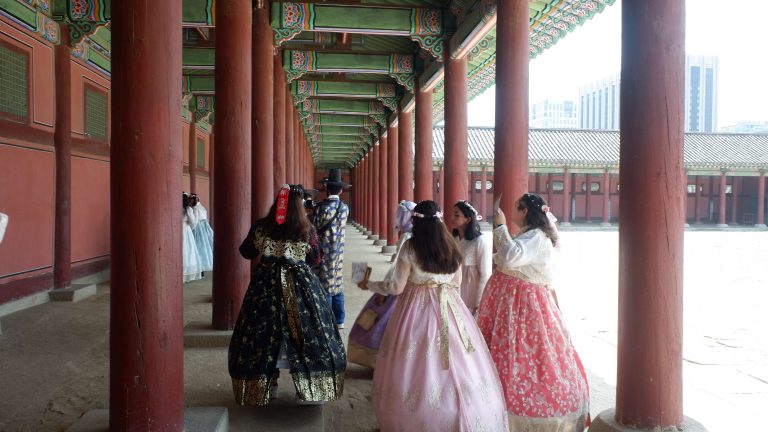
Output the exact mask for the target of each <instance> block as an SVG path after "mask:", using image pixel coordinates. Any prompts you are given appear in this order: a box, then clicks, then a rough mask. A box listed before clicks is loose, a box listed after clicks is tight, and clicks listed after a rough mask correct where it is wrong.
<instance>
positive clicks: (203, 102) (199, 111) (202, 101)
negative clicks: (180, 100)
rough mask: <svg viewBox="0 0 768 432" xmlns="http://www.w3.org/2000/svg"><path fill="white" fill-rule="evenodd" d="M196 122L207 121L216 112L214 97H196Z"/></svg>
mask: <svg viewBox="0 0 768 432" xmlns="http://www.w3.org/2000/svg"><path fill="white" fill-rule="evenodd" d="M194 108H195V109H194V113H195V117H194V120H195V121H201V120H206V121H207V119H208V118H209V117H210V115H211V113H213V110H214V97H213V96H196V97H195V105H194Z"/></svg>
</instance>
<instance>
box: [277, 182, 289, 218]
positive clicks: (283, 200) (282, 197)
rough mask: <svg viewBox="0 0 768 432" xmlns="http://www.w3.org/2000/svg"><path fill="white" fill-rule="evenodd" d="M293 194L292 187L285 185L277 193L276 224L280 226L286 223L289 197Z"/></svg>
mask: <svg viewBox="0 0 768 432" xmlns="http://www.w3.org/2000/svg"><path fill="white" fill-rule="evenodd" d="M290 192H291V186H290V185H288V184H284V185H283V187H281V188H280V192H278V193H277V211H276V212H275V222H277V224H278V225H282V224H284V223H285V219H286V214H287V213H288V195H289V194H290Z"/></svg>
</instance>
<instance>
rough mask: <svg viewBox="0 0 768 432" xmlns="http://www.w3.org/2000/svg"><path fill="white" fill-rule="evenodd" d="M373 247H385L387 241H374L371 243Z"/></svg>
mask: <svg viewBox="0 0 768 432" xmlns="http://www.w3.org/2000/svg"><path fill="white" fill-rule="evenodd" d="M373 245H374V246H386V245H387V241H386V240H376V241H375V242H373Z"/></svg>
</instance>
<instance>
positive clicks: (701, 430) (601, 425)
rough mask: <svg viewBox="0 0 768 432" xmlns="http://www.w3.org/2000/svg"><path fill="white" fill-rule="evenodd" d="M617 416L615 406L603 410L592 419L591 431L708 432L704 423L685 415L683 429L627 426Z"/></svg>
mask: <svg viewBox="0 0 768 432" xmlns="http://www.w3.org/2000/svg"><path fill="white" fill-rule="evenodd" d="M615 417H616V410H615V409H613V408H611V409H608V410H605V411H603V412H601V413H600V414H599V415H598V416H597V418H595V419H594V420H592V424H591V425H590V426H589V432H707V429H706V428H705V427H704V425H702V424H701V423H699V422H697V421H696V420H694V419H692V418H689V417H683V428H682V429H678V428H677V427H676V426H669V427H655V428H637V427H634V426H625V425H622V424H619V423H618V422H617V421H616V419H615Z"/></svg>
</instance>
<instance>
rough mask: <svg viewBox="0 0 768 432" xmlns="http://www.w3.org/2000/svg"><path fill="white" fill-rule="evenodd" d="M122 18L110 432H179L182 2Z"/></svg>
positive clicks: (116, 63) (118, 26)
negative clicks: (180, 36) (150, 431)
mask: <svg viewBox="0 0 768 432" xmlns="http://www.w3.org/2000/svg"><path fill="white" fill-rule="evenodd" d="M223 9H225V10H227V9H228V8H227V7H226V6H225V7H224V8H223ZM112 13H113V14H114V15H113V16H112V27H111V30H112V97H113V100H115V101H120V103H115V104H113V105H112V110H113V112H112V116H111V125H112V133H111V135H112V137H113V141H112V145H111V146H110V196H111V200H110V226H111V227H110V233H111V245H110V250H111V254H110V261H111V263H110V264H111V272H112V282H111V283H112V289H111V294H110V319H109V321H110V335H109V353H110V355H109V357H110V367H109V429H110V430H113V431H137V432H138V431H149V430H152V431H163V432H178V431H182V430H183V428H184V342H183V340H184V339H183V332H182V326H183V311H182V309H183V300H182V270H181V267H182V263H181V244H182V237H181V234H182V229H181V228H182V225H181V223H182V211H181V205H180V202H179V201H180V200H179V196H180V195H181V188H182V182H181V176H182V168H183V157H182V145H181V142H182V129H181V121H180V119H179V107H180V106H181V40H180V39H179V35H180V34H181V0H168V1H162V2H131V1H126V2H115V3H114V4H113V5H112ZM224 21H225V22H226V21H227V20H226V19H225V20H224ZM147 107H151V109H147ZM217 174H218V172H217ZM136 197H141V199H137V198H136ZM127 202H130V203H131V204H130V205H125V203H127ZM218 236H219V234H218V231H217V237H218Z"/></svg>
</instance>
